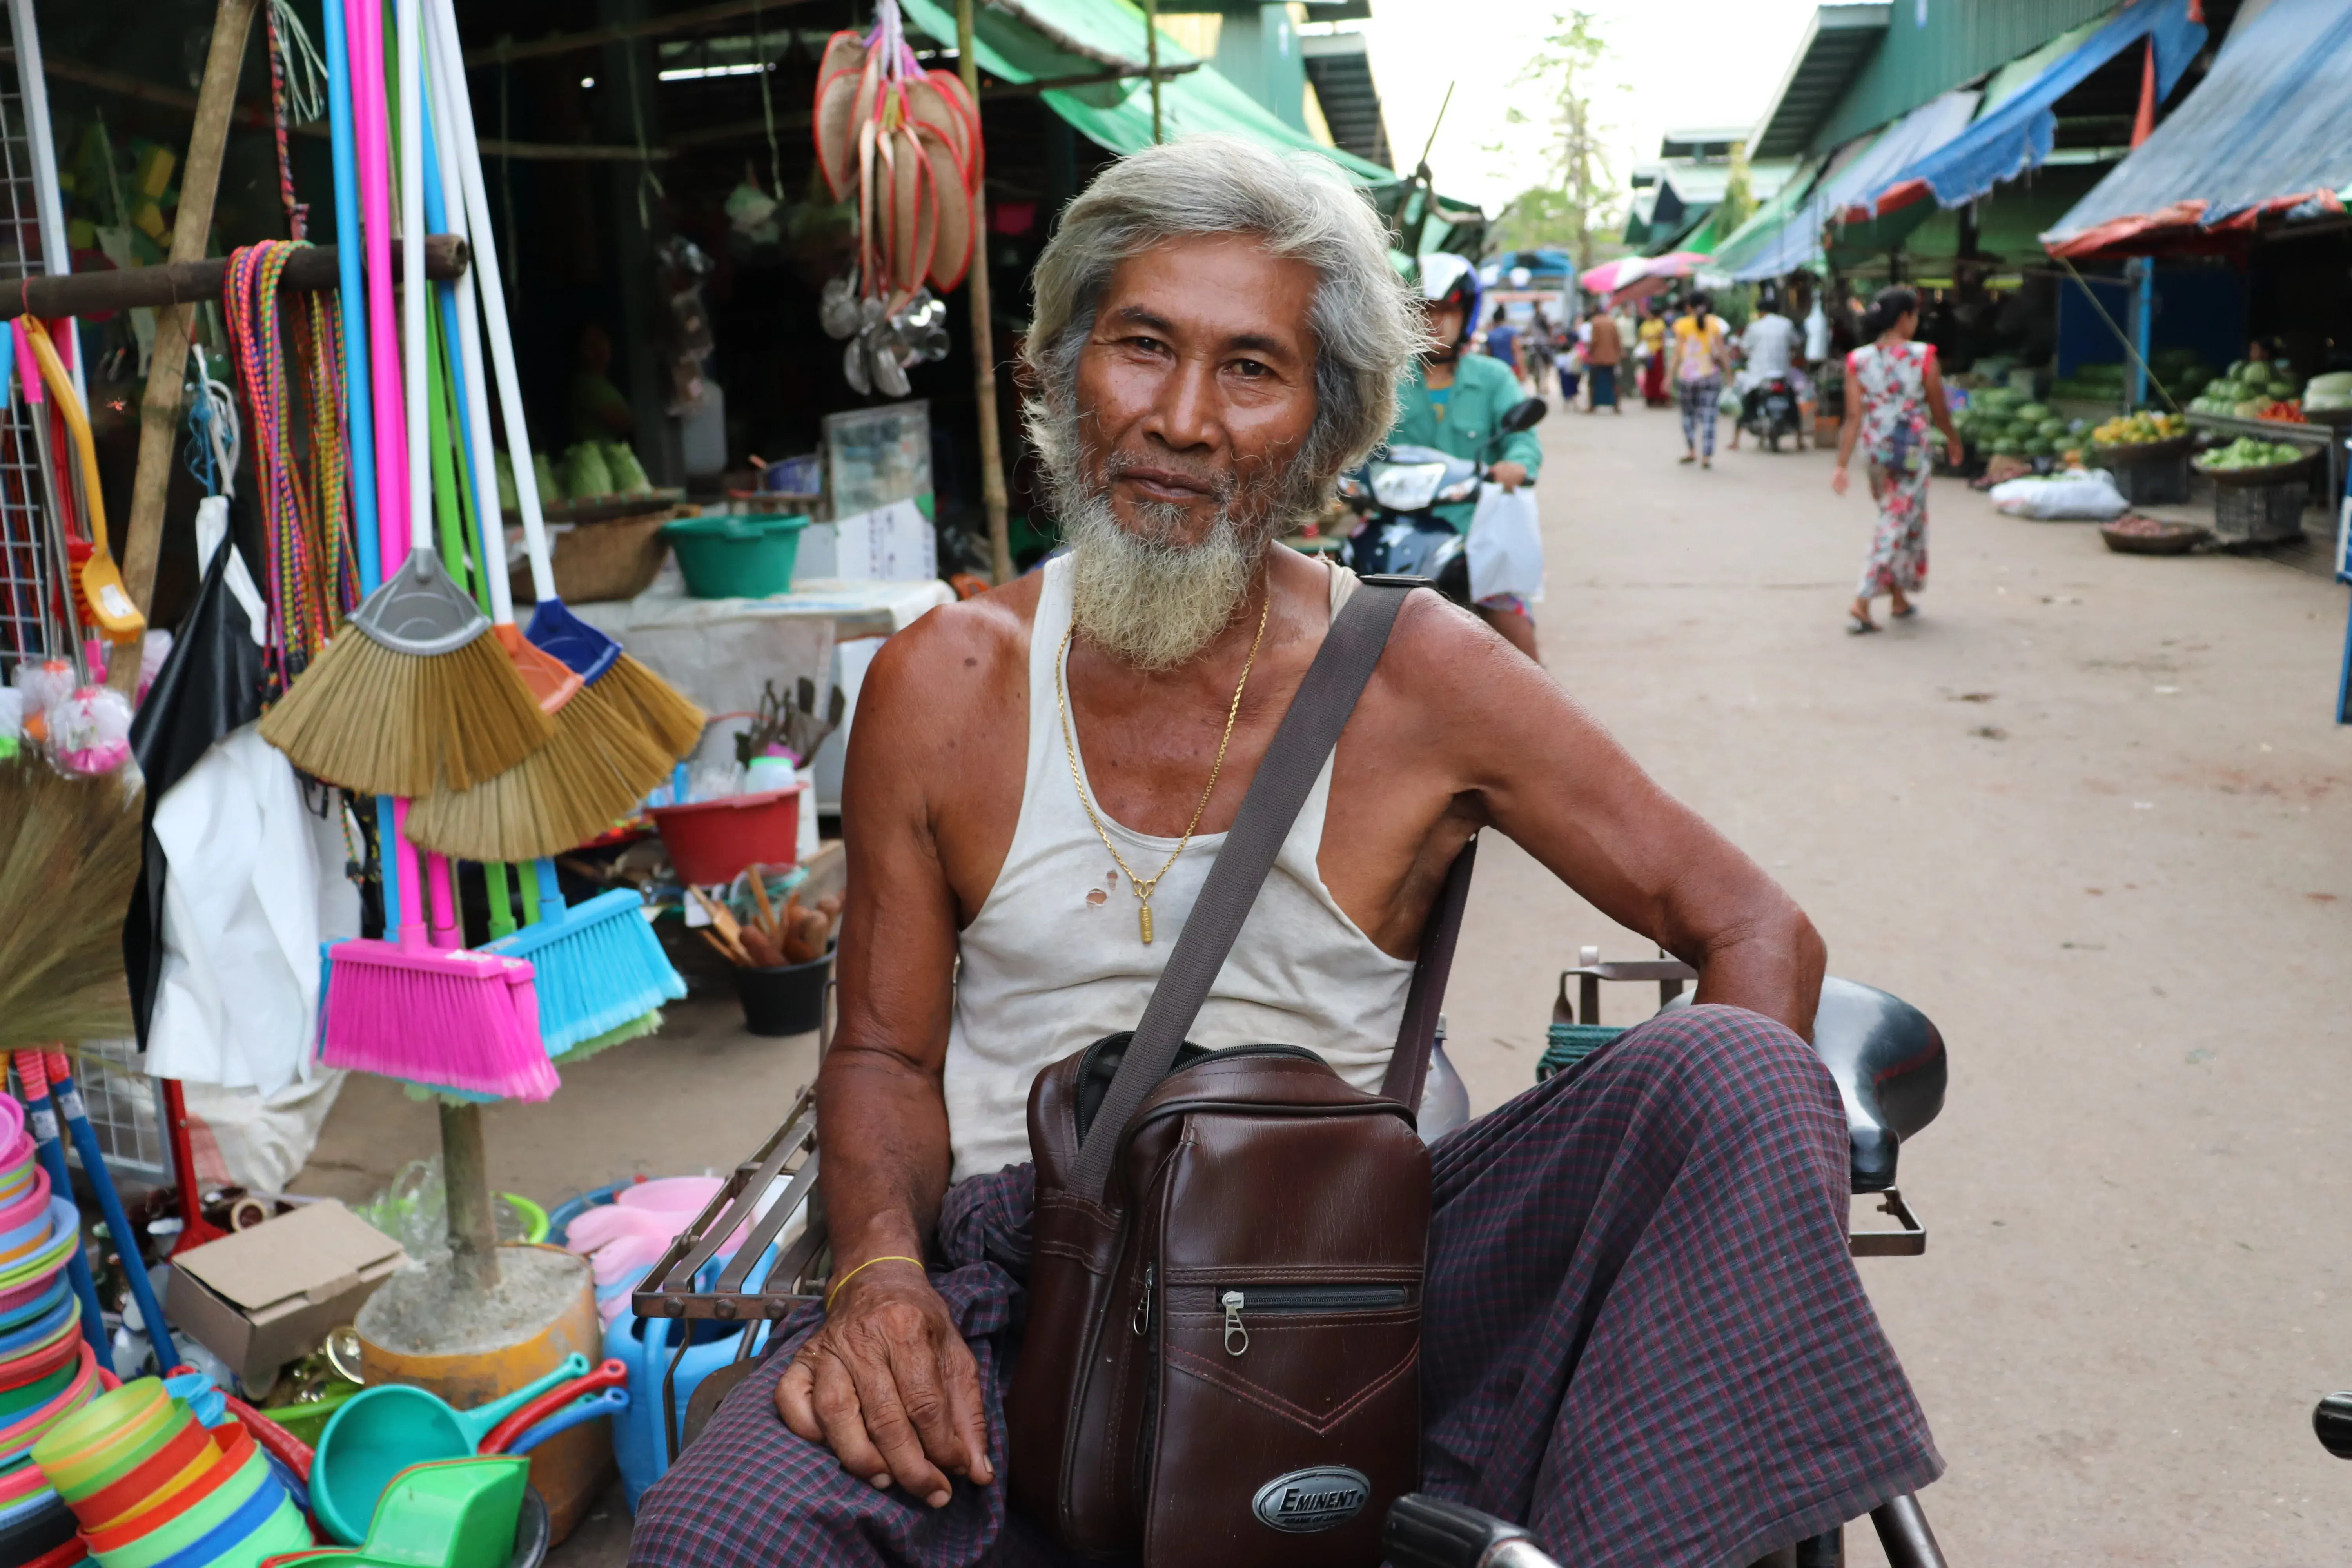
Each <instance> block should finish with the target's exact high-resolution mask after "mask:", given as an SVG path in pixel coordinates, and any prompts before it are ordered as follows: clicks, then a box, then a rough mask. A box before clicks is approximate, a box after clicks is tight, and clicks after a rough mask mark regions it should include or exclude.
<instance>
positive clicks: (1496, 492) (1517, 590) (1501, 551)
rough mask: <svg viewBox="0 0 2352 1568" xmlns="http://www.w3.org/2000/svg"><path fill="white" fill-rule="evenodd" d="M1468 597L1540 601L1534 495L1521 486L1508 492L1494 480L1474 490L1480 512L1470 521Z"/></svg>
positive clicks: (1540, 543) (1541, 570)
mask: <svg viewBox="0 0 2352 1568" xmlns="http://www.w3.org/2000/svg"><path fill="white" fill-rule="evenodd" d="M1465 553H1466V554H1467V555H1468V556H1469V560H1470V597H1471V598H1472V599H1473V600H1474V601H1483V600H1486V599H1491V598H1493V597H1495V596H1496V595H1500V594H1516V595H1518V596H1519V597H1520V598H1522V599H1526V600H1528V601H1529V602H1530V603H1532V602H1533V601H1535V600H1538V599H1540V598H1542V597H1543V582H1544V557H1543V530H1542V528H1541V527H1540V526H1539V525H1538V521H1537V516H1536V495H1535V491H1534V490H1532V489H1528V487H1527V486H1525V485H1521V486H1520V487H1519V488H1518V489H1515V490H1507V489H1504V488H1503V487H1502V486H1500V485H1498V484H1494V483H1492V482H1489V483H1486V484H1483V485H1480V486H1479V487H1478V510H1476V511H1475V513H1473V514H1472V515H1471V518H1470V542H1469V545H1468V547H1467V550H1466V552H1465Z"/></svg>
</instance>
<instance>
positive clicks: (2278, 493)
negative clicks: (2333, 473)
mask: <svg viewBox="0 0 2352 1568" xmlns="http://www.w3.org/2000/svg"><path fill="white" fill-rule="evenodd" d="M2285 466H2287V467H2294V466H2295V465H2293V464H2289V465H2285ZM2258 471H2269V472H2274V471H2275V470H2258ZM2306 489H2307V487H2306V485H2305V482H2304V480H2303V479H2300V478H2297V479H2293V480H2291V481H2289V482H2287V483H2285V484H2234V485H2223V486H2221V487H2220V488H2219V489H2215V490H2214V492H2213V536H2214V537H2215V538H2217V539H2219V540H2221V541H2222V542H2224V543H2228V544H2262V543H2267V542H2271V541H2273V540H2280V539H2300V538H2302V537H2303V501H2304V495H2305V490H2306Z"/></svg>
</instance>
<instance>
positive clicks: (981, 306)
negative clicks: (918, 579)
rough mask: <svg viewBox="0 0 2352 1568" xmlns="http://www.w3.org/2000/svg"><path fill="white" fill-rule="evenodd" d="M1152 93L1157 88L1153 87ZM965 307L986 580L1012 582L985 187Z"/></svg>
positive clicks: (973, 71) (966, 57)
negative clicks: (984, 519) (977, 437)
mask: <svg viewBox="0 0 2352 1568" xmlns="http://www.w3.org/2000/svg"><path fill="white" fill-rule="evenodd" d="M971 3H972V0H956V74H957V75H959V76H961V78H963V89H964V90H965V91H966V92H968V93H970V94H971V100H972V101H973V102H974V103H978V102H979V101H980V62H979V61H978V60H977V59H975V58H973V56H972V48H971ZM1153 90H1154V91H1155V92H1156V91H1158V90H1159V86H1158V83H1156V82H1155V83H1154V84H1153ZM971 225H972V258H971V279H969V283H968V288H969V297H970V300H971V364H972V376H971V380H972V394H973V400H974V401H975V402H977V403H978V404H979V405H980V502H981V506H982V509H983V510H986V512H987V513H988V563H989V575H990V576H991V577H992V578H994V579H995V580H996V581H997V582H999V583H1010V582H1012V581H1013V529H1012V523H1011V521H1010V519H1009V518H1008V517H1007V515H1006V513H1007V511H1008V510H1009V508H1008V505H1007V502H1006V500H1005V495H1004V443H1003V439H1002V433H1001V431H1000V430H999V428H998V425H997V418H996V332H995V326H994V319H993V317H992V315H991V314H990V305H989V298H988V182H987V181H986V180H985V179H983V180H982V181H981V188H980V189H979V190H978V191H976V192H974V193H973V194H972V198H971Z"/></svg>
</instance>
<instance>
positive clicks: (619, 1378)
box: [482, 1359, 629, 1454]
mask: <svg viewBox="0 0 2352 1568" xmlns="http://www.w3.org/2000/svg"><path fill="white" fill-rule="evenodd" d="M628 1385H629V1363H626V1362H625V1361H620V1360H617V1359H616V1360H613V1361H608V1362H605V1363H604V1364H603V1365H601V1366H599V1367H598V1368H597V1369H596V1370H595V1371H593V1372H592V1373H589V1374H588V1375H587V1376H585V1377H583V1378H579V1379H577V1380H575V1381H573V1382H571V1383H567V1384H563V1385H562V1386H561V1387H559V1388H552V1389H550V1390H549V1391H548V1392H546V1393H545V1394H541V1395H540V1396H539V1397H538V1398H536V1399H534V1400H532V1401H530V1403H529V1404H528V1405H523V1406H522V1407H521V1408H520V1409H519V1410H517V1411H515V1412H514V1413H513V1414H512V1415H509V1416H508V1417H507V1418H506V1419H505V1420H503V1421H501V1422H499V1424H498V1426H495V1427H493V1428H491V1431H490V1435H489V1436H487V1437H485V1438H483V1439H482V1452H483V1453H485V1454H499V1453H505V1452H507V1451H508V1448H509V1445H510V1444H512V1443H513V1441H514V1440H515V1439H516V1438H517V1437H519V1436H521V1435H522V1434H523V1433H524V1431H526V1430H527V1429H528V1428H530V1427H532V1426H537V1425H538V1424H539V1423H540V1422H541V1421H544V1420H546V1419H547V1418H548V1417H549V1416H551V1415H554V1414H555V1413H556V1412H557V1411H559V1410H561V1409H562V1408H563V1407H564V1406H565V1405H569V1404H571V1403H572V1401H573V1400H575V1399H577V1398H579V1397H580V1396H581V1395H582V1394H593V1393H595V1392H596V1391H597V1390H598V1389H602V1388H626V1387H627V1386H628Z"/></svg>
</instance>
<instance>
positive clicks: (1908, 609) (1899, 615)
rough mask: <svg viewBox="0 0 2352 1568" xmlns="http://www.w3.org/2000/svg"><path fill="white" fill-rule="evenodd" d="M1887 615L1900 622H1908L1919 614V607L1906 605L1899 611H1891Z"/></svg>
mask: <svg viewBox="0 0 2352 1568" xmlns="http://www.w3.org/2000/svg"><path fill="white" fill-rule="evenodd" d="M1887 613H1888V614H1889V615H1891V616H1894V617H1895V619H1896V620H1898V621H1907V620H1909V619H1910V618H1911V617H1912V616H1916V615H1917V614H1918V613H1919V606H1918V605H1904V606H1903V607H1902V608H1901V609H1899V610H1890V611H1888V612H1887Z"/></svg>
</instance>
